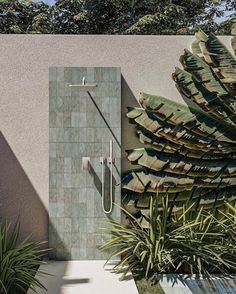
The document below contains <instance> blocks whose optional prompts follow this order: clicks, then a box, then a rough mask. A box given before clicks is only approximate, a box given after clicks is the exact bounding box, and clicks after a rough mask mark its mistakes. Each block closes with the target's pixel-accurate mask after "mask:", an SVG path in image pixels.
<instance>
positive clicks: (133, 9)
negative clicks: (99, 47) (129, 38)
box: [0, 0, 236, 35]
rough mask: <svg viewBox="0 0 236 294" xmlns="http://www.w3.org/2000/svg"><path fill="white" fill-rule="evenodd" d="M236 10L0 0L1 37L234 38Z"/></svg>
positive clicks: (118, 0)
mask: <svg viewBox="0 0 236 294" xmlns="http://www.w3.org/2000/svg"><path fill="white" fill-rule="evenodd" d="M235 10H236V1H235V0H224V1H220V0H201V1H199V0H161V1H156V0H103V1H101V0H57V1H55V4H54V5H52V6H49V5H47V4H45V3H44V2H43V1H41V2H34V1H31V0H0V32H1V33H6V34H9V33H43V34H154V35H155V34H193V33H194V31H196V30H197V29H199V28H202V29H203V30H204V31H206V32H209V31H211V32H214V33H216V34H230V28H231V25H232V23H233V22H234V21H235V18H236V13H235ZM226 12H227V18H226V15H225V14H226Z"/></svg>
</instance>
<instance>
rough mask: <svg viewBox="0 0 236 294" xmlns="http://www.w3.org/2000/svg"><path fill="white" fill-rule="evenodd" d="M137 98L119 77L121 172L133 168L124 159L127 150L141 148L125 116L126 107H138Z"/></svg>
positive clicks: (132, 127)
mask: <svg viewBox="0 0 236 294" xmlns="http://www.w3.org/2000/svg"><path fill="white" fill-rule="evenodd" d="M138 99H139V97H135V96H134V94H133V92H132V90H131V89H130V87H129V85H128V83H127V82H126V80H125V78H124V76H123V75H122V76H121V130H122V131H121V158H122V161H121V170H122V172H123V171H125V170H128V169H132V168H134V166H133V165H131V163H130V162H129V161H128V160H127V159H126V152H125V150H127V149H132V148H138V147H139V146H140V147H143V146H142V144H141V143H140V141H139V139H138V137H137V135H136V131H135V127H134V125H132V124H130V123H129V119H128V118H127V116H126V113H127V107H128V106H129V107H140V104H139V103H138Z"/></svg>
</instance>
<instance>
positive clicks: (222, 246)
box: [100, 196, 236, 279]
mask: <svg viewBox="0 0 236 294" xmlns="http://www.w3.org/2000/svg"><path fill="white" fill-rule="evenodd" d="M157 204H158V196H157V197H155V198H151V204H150V211H149V215H148V217H145V218H146V221H147V227H146V228H145V227H142V225H141V224H140V222H139V221H138V220H136V219H135V218H134V217H133V216H132V215H131V214H130V213H129V212H128V211H126V210H125V209H123V208H122V210H123V212H124V213H125V215H126V216H127V217H128V218H129V219H130V226H129V228H127V227H125V226H124V225H122V224H120V223H118V222H116V221H113V220H109V221H108V224H109V228H104V230H105V232H106V233H108V235H110V236H111V239H110V240H108V241H107V242H106V243H105V244H104V245H102V246H101V247H100V249H101V250H107V249H110V250H112V254H111V255H110V257H109V258H108V261H109V260H110V259H112V258H114V257H115V256H117V255H120V256H121V260H120V261H119V262H118V263H117V265H115V266H114V268H113V269H114V271H115V272H123V274H122V276H121V278H120V279H123V278H124V277H125V276H126V275H127V273H128V272H129V271H132V272H133V274H134V275H139V277H140V276H141V277H142V276H145V277H146V278H147V277H152V276H153V275H155V274H160V273H188V274H205V275H207V276H210V275H211V274H213V273H224V274H225V273H232V272H235V271H236V246H235V244H236V223H235V214H236V210H235V208H234V207H233V206H231V205H230V204H226V205H227V211H226V212H222V211H219V212H217V213H218V215H217V217H216V216H215V215H214V214H213V213H212V212H209V211H204V210H203V209H200V210H199V211H197V212H194V211H193V205H194V204H193V205H191V206H188V207H186V206H184V207H183V210H182V211H181V213H180V214H178V215H174V214H172V215H170V210H169V208H168V198H167V197H164V198H163V201H162V207H161V210H160V208H159V209H158V205H157Z"/></svg>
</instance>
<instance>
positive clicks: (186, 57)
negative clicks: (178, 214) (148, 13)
mask: <svg viewBox="0 0 236 294" xmlns="http://www.w3.org/2000/svg"><path fill="white" fill-rule="evenodd" d="M233 34H234V35H235V28H234V29H233ZM232 48H233V50H234V52H236V37H235V36H234V37H233V39H232ZM180 61H181V63H182V65H183V68H182V69H180V68H176V69H175V72H174V73H173V80H174V81H175V83H176V87H177V89H178V91H179V92H180V93H181V95H182V97H183V99H184V100H185V101H186V103H187V104H188V105H189V106H185V105H182V104H178V103H176V102H173V101H170V100H168V99H166V98H163V97H159V96H153V95H149V94H145V93H143V94H142V96H141V99H140V104H141V106H142V107H141V108H129V109H128V113H127V116H128V118H129V119H130V121H131V122H132V123H134V124H135V125H136V130H137V135H138V137H139V140H140V141H141V142H142V143H143V144H144V147H143V148H138V149H132V150H127V154H128V160H129V161H130V162H131V163H132V164H134V165H136V166H135V168H134V169H133V170H130V171H127V172H126V173H125V174H124V176H123V194H124V196H126V197H127V198H128V199H136V200H137V199H138V200H139V201H138V204H137V206H139V207H142V206H144V207H145V205H146V202H147V203H148V201H147V199H148V197H147V196H150V195H153V194H155V193H156V190H157V187H158V186H159V192H161V194H162V195H166V194H168V197H169V201H170V202H171V203H172V204H173V208H174V209H177V208H178V207H181V206H182V205H183V203H184V202H185V201H186V200H187V201H189V203H192V202H194V203H196V205H197V206H204V207H205V208H208V207H209V208H212V207H218V206H221V205H222V203H223V202H224V200H225V199H227V200H228V201H233V200H234V199H236V60H235V58H234V56H233V55H232V54H231V53H230V51H229V50H228V49H227V48H226V47H225V46H224V45H223V44H222V43H221V42H220V41H219V39H218V38H217V37H216V36H215V35H213V34H210V35H209V36H208V35H206V34H205V33H204V32H202V31H199V32H198V33H197V34H196V40H195V41H194V42H193V44H192V52H190V51H189V50H185V51H184V54H183V56H181V58H180ZM160 201H161V200H160Z"/></svg>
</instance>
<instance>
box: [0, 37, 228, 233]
mask: <svg viewBox="0 0 236 294" xmlns="http://www.w3.org/2000/svg"><path fill="white" fill-rule="evenodd" d="M192 40H193V37H185V36H99V35H97V36H91V35H90V36H71V35H68V36H60V35H55V36H50V35H0V44H1V45H0V65H1V66H0V128H1V136H0V143H1V144H0V147H1V148H0V166H1V168H0V204H1V206H0V216H2V217H3V218H6V217H8V219H10V220H14V219H15V218H16V217H17V216H18V215H20V217H21V221H22V227H23V231H22V235H25V234H28V233H29V232H32V231H33V234H34V238H35V239H47V235H48V227H47V210H48V190H49V168H48V147H49V144H48V130H49V125H48V107H49V101H48V90H49V86H48V69H49V67H52V66H63V67H65V66H66V67H73V66H77V67H82V66H85V67H99V66H108V67H110V66H113V67H120V68H121V73H122V76H123V78H122V99H123V100H122V110H123V120H122V123H123V126H124V125H125V126H126V123H127V119H126V118H125V107H126V106H127V105H130V106H132V105H137V101H136V99H138V97H139V92H141V91H143V92H148V93H153V94H159V95H162V96H165V97H167V98H170V99H174V100H176V101H182V99H181V97H180V95H179V94H178V92H177V90H176V89H175V86H174V83H173V81H172V80H171V73H172V72H173V70H174V67H175V66H176V65H178V59H179V56H180V55H181V54H182V52H183V49H184V48H185V47H186V48H190V44H191V41H192ZM223 41H224V42H225V43H226V44H227V45H229V43H230V38H229V37H224V38H223ZM133 135H134V131H133V129H132V128H127V127H125V128H123V134H122V146H123V147H124V148H130V147H134V146H136V144H137V142H136V141H135V140H129V138H133ZM124 155H125V154H124V152H123V156H124ZM126 167H127V166H125V165H124V166H123V168H126Z"/></svg>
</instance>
